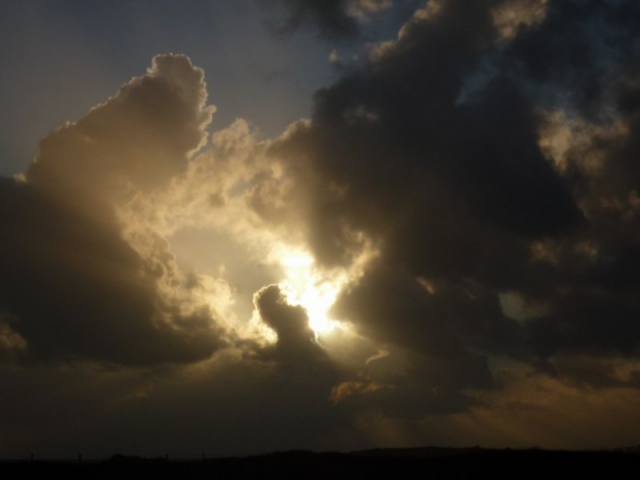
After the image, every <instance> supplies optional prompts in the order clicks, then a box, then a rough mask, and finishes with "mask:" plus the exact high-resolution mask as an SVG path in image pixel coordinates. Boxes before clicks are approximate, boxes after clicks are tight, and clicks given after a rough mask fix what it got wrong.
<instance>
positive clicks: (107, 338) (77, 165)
mask: <svg viewBox="0 0 640 480" xmlns="http://www.w3.org/2000/svg"><path fill="white" fill-rule="evenodd" d="M206 100H207V93H206V89H205V84H204V81H203V72H202V71H201V70H200V69H197V68H195V67H193V66H192V65H191V62H190V61H189V59H188V58H187V57H184V56H173V55H166V56H158V57H156V58H155V59H154V61H153V65H152V67H151V68H150V69H149V70H148V72H147V74H146V75H144V76H142V77H139V78H134V79H132V80H131V81H130V82H129V83H127V84H125V85H123V86H122V88H121V89H120V90H119V92H118V93H117V94H116V95H115V96H114V97H112V98H111V99H109V100H108V101H107V102H106V103H104V104H102V105H99V106H97V107H95V108H93V109H92V110H91V111H90V112H89V113H88V114H87V116H86V117H84V118H82V119H81V120H80V121H78V122H76V123H68V124H65V125H64V126H62V127H61V128H59V129H58V130H56V131H54V132H53V133H51V134H50V135H49V136H48V137H46V138H45V139H44V140H42V142H41V144H40V150H39V152H38V155H37V157H36V159H35V161H34V162H33V163H32V164H31V166H30V167H29V169H28V170H27V172H26V174H25V175H24V176H23V177H21V178H20V179H17V180H15V179H3V180H2V185H1V187H0V196H2V202H1V206H0V224H1V228H0V230H1V231H2V244H1V245H0V272H1V273H0V291H1V293H0V311H2V313H3V316H4V317H6V318H7V319H8V320H7V322H8V327H10V328H11V329H12V330H13V331H14V332H15V334H17V335H19V336H21V337H22V338H23V339H24V341H25V342H26V345H27V346H28V351H29V353H30V354H31V355H33V356H34V357H36V358H52V357H56V358H77V357H79V358H89V359H100V360H105V361H109V362H117V363H120V362H125V363H133V364H148V363H156V362H185V361H194V360H197V359H202V358H206V357H208V356H209V355H211V353H212V352H213V351H214V350H216V349H217V348H218V347H219V346H220V345H221V342H222V340H221V332H220V331H219V329H218V328H217V326H216V322H215V313H214V312H213V311H211V310H209V309H206V308H194V306H193V305H183V303H182V301H181V299H180V298H179V297H177V296H173V297H172V296H170V295H167V294H165V291H164V290H166V287H167V286H168V285H170V284H171V285H173V288H174V289H179V288H185V289H186V288H188V287H185V286H181V285H180V279H179V278H177V277H176V276H175V274H174V272H173V270H172V268H173V267H172V262H173V260H172V258H171V257H170V256H165V257H164V258H160V257H157V256H156V257H154V258H151V257H146V258H145V257H144V256H142V255H141V254H140V253H138V252H137V251H136V250H135V249H134V248H132V246H131V245H130V244H129V243H128V242H127V241H126V240H125V238H124V236H123V229H124V226H123V225H122V223H121V222H119V221H118V218H117V217H116V208H117V206H118V204H119V203H120V202H123V201H125V199H126V198H127V197H129V196H131V195H135V194H136V192H138V191H146V190H149V189H154V188H160V187H162V186H163V185H165V184H166V183H167V182H168V181H169V180H170V179H171V178H172V177H173V176H175V175H178V174H180V173H181V172H183V171H185V170H186V168H187V162H188V159H189V157H190V155H191V154H192V153H193V152H195V151H196V150H198V148H199V147H200V146H201V145H202V144H203V143H204V141H205V139H206V134H205V133H204V129H205V127H206V126H207V125H208V124H209V122H210V121H211V117H212V114H213V108H212V107H208V106H206Z"/></svg>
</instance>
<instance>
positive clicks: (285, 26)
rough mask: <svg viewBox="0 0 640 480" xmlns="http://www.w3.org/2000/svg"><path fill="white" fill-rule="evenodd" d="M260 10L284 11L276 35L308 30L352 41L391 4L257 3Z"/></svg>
mask: <svg viewBox="0 0 640 480" xmlns="http://www.w3.org/2000/svg"><path fill="white" fill-rule="evenodd" d="M260 1H261V2H262V5H263V6H267V7H270V8H272V7H273V6H274V5H278V6H280V7H282V9H283V10H284V12H285V14H284V20H283V21H281V22H280V23H274V22H270V23H274V24H273V25H272V27H273V29H274V30H275V31H276V32H279V33H291V32H293V31H295V30H297V29H299V28H303V27H305V28H311V29H313V30H317V31H318V33H319V34H320V35H321V36H323V37H326V38H327V39H329V40H334V41H335V40H347V39H352V38H354V37H355V36H356V35H358V34H359V33H360V23H362V22H364V21H367V20H368V19H369V17H370V16H371V15H375V14H376V13H378V12H381V11H384V10H387V9H390V8H391V7H392V6H394V2H393V1H392V0H260ZM401 3H402V5H401V7H402V10H405V9H408V8H412V7H415V3H416V2H415V1H413V0H410V1H409V4H410V5H407V2H406V0H405V1H404V2H401Z"/></svg>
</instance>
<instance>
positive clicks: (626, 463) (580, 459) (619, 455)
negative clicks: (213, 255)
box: [0, 447, 640, 480]
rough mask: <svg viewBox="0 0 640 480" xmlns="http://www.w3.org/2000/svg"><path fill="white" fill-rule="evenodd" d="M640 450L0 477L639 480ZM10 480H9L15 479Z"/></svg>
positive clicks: (359, 458) (36, 471)
mask: <svg viewBox="0 0 640 480" xmlns="http://www.w3.org/2000/svg"><path fill="white" fill-rule="evenodd" d="M639 452H640V449H638V448H637V447H636V448H630V449H619V450H616V451H598V452H594V451H590V452H573V451H549V450H539V449H530V450H509V449H507V450H489V449H482V448H464V449H453V448H435V447H433V448H432V447H428V448H413V449H380V450H367V451H360V452H353V453H312V452H306V451H291V452H283V453H272V454H268V455H260V456H253V457H237V458H217V459H204V460H197V461H196V460H167V459H166V458H155V459H147V458H142V457H127V456H122V455H114V456H113V457H112V458H111V459H109V460H104V461H86V460H85V461H84V462H82V463H81V462H79V461H78V460H77V459H76V460H75V461H74V462H70V461H37V460H34V461H30V460H27V461H5V462H2V463H0V475H1V476H3V477H4V478H19V477H18V475H29V476H33V478H44V476H45V475H47V476H51V475H54V474H57V475H62V478H97V479H102V478H105V479H106V478H119V477H121V476H126V477H127V478H135V477H134V476H138V475H144V476H149V478H154V480H155V479H165V478H166V479H185V478H229V477H232V478H233V477H237V476H245V477H246V476H258V475H266V474H285V475H301V476H305V477H312V478H329V476H331V475H334V474H336V473H340V474H342V473H344V474H347V475H354V476H358V478H361V477H362V476H365V475H376V476H378V475H383V476H389V477H387V478H481V477H485V476H486V477H487V478H490V479H492V480H493V479H501V478H509V479H519V480H520V479H548V478H563V477H567V476H569V475H571V476H572V477H575V478H577V479H584V478H598V479H612V478H625V479H626V478H629V479H638V478H640V454H639ZM14 475H15V476H14Z"/></svg>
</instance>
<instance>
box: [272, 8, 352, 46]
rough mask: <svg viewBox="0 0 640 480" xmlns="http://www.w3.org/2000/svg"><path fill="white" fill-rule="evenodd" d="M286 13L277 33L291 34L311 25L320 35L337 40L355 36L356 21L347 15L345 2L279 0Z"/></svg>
mask: <svg viewBox="0 0 640 480" xmlns="http://www.w3.org/2000/svg"><path fill="white" fill-rule="evenodd" d="M281 2H282V4H283V5H284V7H285V8H286V9H287V11H288V16H287V19H286V22H285V23H284V24H283V25H281V26H279V27H276V28H277V30H278V31H280V32H282V33H285V32H291V31H293V30H295V29H297V28H299V27H300V26H302V25H305V24H311V25H314V26H316V27H317V28H318V30H319V31H320V33H321V34H323V35H329V36H332V37H337V38H344V37H350V36H353V35H355V33H356V32H357V29H358V24H357V22H356V19H355V18H353V17H350V16H349V15H348V14H347V4H348V2H347V0H281Z"/></svg>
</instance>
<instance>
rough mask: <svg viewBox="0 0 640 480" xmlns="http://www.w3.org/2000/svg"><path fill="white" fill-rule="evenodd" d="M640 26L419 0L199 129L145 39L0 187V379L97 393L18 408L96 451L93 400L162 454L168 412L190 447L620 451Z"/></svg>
mask: <svg viewBox="0 0 640 480" xmlns="http://www.w3.org/2000/svg"><path fill="white" fill-rule="evenodd" d="M284 5H285V7H286V8H287V9H288V10H287V11H288V12H290V13H291V15H292V16H291V17H290V18H289V24H287V25H289V26H288V27H287V28H297V26H298V25H303V24H308V23H311V24H312V25H315V27H316V28H319V29H320V31H321V32H324V33H327V34H330V35H334V36H342V38H344V36H348V35H353V34H354V32H355V31H356V29H357V25H358V22H359V21H361V20H362V19H359V20H358V19H357V18H356V17H357V15H354V14H353V11H352V10H351V11H350V10H349V6H350V5H351V6H352V7H353V6H354V5H355V6H357V7H358V8H360V10H358V11H360V12H366V13H367V15H368V14H369V13H374V12H376V11H379V10H382V9H383V7H385V6H386V5H387V2H359V3H357V5H356V4H354V3H349V2H285V3H284ZM354 8H355V7H354ZM638 19H640V10H639V9H638V8H636V7H635V6H632V5H627V4H623V3H620V2H600V1H580V2H578V1H571V0H568V1H553V0H549V1H547V2H545V1H521V0H479V1H475V2H467V1H464V0H442V1H435V0H432V1H429V2H428V3H425V4H423V6H422V7H421V8H419V9H417V10H416V11H415V13H414V15H413V16H412V18H411V19H410V20H409V21H407V23H406V24H405V25H404V26H403V27H402V29H401V30H400V31H399V33H398V36H397V38H396V39H395V40H392V41H388V42H384V43H381V44H378V45H376V46H373V47H372V49H371V56H370V58H369V60H368V61H367V62H366V63H364V64H363V65H362V66H361V68H358V69H353V70H349V71H345V72H344V76H342V77H341V78H340V79H339V80H337V81H336V82H335V83H334V84H332V85H329V86H327V87H326V88H324V89H322V90H320V91H319V92H317V94H316V96H315V98H314V106H313V111H312V115H311V118H310V119H304V120H300V121H298V122H295V123H294V124H292V125H291V126H290V127H289V128H288V129H287V130H286V131H285V132H284V133H283V134H282V135H281V136H280V137H278V138H275V139H268V140H261V139H260V136H259V134H258V133H257V132H255V131H254V130H253V129H252V127H251V126H250V124H249V123H248V122H246V121H244V120H238V121H236V122H235V123H234V124H233V125H231V126H230V127H229V128H226V129H224V130H221V131H219V132H217V133H216V134H215V135H214V136H213V138H212V141H211V142H210V143H206V142H207V133H206V130H207V128H208V125H209V123H210V122H211V120H212V115H213V110H214V109H213V107H211V106H209V105H208V98H207V92H206V85H205V82H204V76H203V72H202V71H201V70H200V69H198V68H196V67H194V66H193V65H192V64H191V62H190V61H189V59H188V58H187V57H184V56H179V55H162V56H158V57H156V58H155V59H154V61H153V64H152V66H151V68H150V69H149V70H148V71H147V73H146V74H145V75H143V76H141V77H137V78H134V79H132V80H131V81H130V82H128V83H127V84H125V85H124V86H123V87H122V88H121V89H120V90H119V92H118V93H117V94H116V95H115V96H114V97H112V98H111V99H109V100H108V101H107V102H106V103H104V104H102V105H99V106H97V107H95V108H94V109H92V110H91V111H90V112H89V113H88V114H87V115H86V116H85V117H84V118H82V119H81V120H79V121H77V122H75V123H69V124H66V125H64V126H63V127H61V128H60V129H58V130H56V131H54V132H53V133H51V134H50V135H49V136H48V137H47V138H45V139H44V140H43V141H42V143H41V146H40V150H39V153H38V156H37V158H36V161H35V162H34V163H33V164H32V165H31V166H30V167H29V168H28V170H27V171H26V172H25V174H24V175H22V176H21V177H20V178H16V179H2V181H0V232H2V235H3V242H2V244H1V245H0V358H1V359H2V362H3V363H2V365H1V368H0V375H3V376H4V378H6V379H7V382H10V383H11V385H14V386H15V388H16V389H17V391H19V392H22V393H23V394H24V395H25V396H26V397H27V398H29V399H30V402H31V403H30V404H29V402H27V404H29V405H31V406H32V407H33V406H35V405H37V403H38V402H37V399H36V398H35V397H34V387H33V385H36V384H38V383H39V382H40V381H41V380H43V379H46V380H47V381H48V382H49V383H47V385H48V387H47V388H48V389H49V390H48V391H49V392H50V395H51V397H47V398H51V399H52V400H51V401H54V400H56V399H57V403H55V405H56V409H59V411H61V412H66V413H65V415H70V414H71V413H70V412H71V410H72V407H73V406H77V405H80V404H83V401H84V400H85V399H86V400H87V402H88V406H87V408H86V410H84V411H83V412H84V413H85V414H86V415H87V417H86V418H90V417H91V416H92V415H94V414H96V412H106V413H105V420H104V422H103V423H100V425H99V426H97V427H96V428H95V430H94V431H93V434H92V435H87V432H86V431H82V429H76V428H75V427H74V426H64V425H61V424H60V423H56V422H55V421H54V419H51V418H50V417H47V416H46V414H44V415H45V417H46V419H47V421H48V422H51V424H52V425H54V427H55V428H53V429H52V430H51V432H55V433H56V434H59V435H60V437H61V438H64V439H65V440H64V441H65V442H67V443H66V445H73V442H74V439H77V438H84V437H85V436H89V437H92V445H93V448H95V449H96V451H97V450H100V448H108V447H105V445H108V441H107V440H105V441H104V442H103V441H102V440H101V439H103V438H104V439H109V438H116V439H119V440H122V438H123V433H122V432H124V431H125V430H127V429H130V427H129V426H128V425H127V427H126V428H125V427H123V426H122V424H119V426H118V425H116V426H112V424H113V421H115V420H117V419H118V418H121V419H127V421H128V420H131V421H132V422H134V423H135V425H137V426H139V427H140V429H139V430H136V432H138V433H136V435H138V437H137V439H138V440H137V441H139V442H140V443H144V442H148V441H149V439H151V444H153V448H156V447H157V448H161V445H160V443H161V440H162V439H166V438H168V437H167V436H165V434H162V435H161V434H160V433H159V432H158V427H157V424H155V423H154V419H157V418H163V419H167V418H168V419H169V420H168V423H167V425H168V426H167V428H168V430H167V431H169V432H172V435H170V436H171V437H172V438H173V437H174V436H175V438H179V437H180V435H179V434H178V433H179V432H181V431H182V430H181V429H182V428H183V425H184V423H183V420H184V418H183V417H182V416H179V417H180V418H178V417H177V416H176V415H175V412H178V411H179V412H182V413H183V414H184V415H186V417H187V418H188V420H189V422H191V423H192V424H193V425H196V429H197V434H196V435H194V436H193V438H189V439H188V440H187V441H188V442H189V443H188V445H189V448H191V447H194V448H196V447H195V446H196V445H197V444H199V442H206V441H207V439H209V438H213V439H212V440H210V443H208V445H212V446H216V447H219V448H223V447H224V448H227V450H228V451H230V452H231V451H232V452H233V453H244V452H247V451H261V450H262V451H264V450H271V449H276V448H293V447H297V448H300V447H302V446H306V445H310V446H313V447H316V448H318V447H319V446H322V445H327V446H328V448H333V447H334V446H335V445H338V444H339V445H345V446H346V447H345V448H357V447H363V446H380V445H412V444H418V443H426V442H428V443H432V442H435V443H447V444H461V443H463V441H465V439H469V438H473V439H475V441H474V443H485V442H486V443H485V444H490V445H496V446H505V445H511V444H513V445H519V446H530V445H531V444H532V443H539V444H542V445H544V446H563V447H564V446H571V445H579V446H591V447H601V446H606V445H594V444H592V442H590V441H587V440H584V438H582V437H583V436H584V435H583V434H584V432H585V431H588V428H589V427H590V426H593V428H595V429H596V430H597V431H598V432H601V433H602V432H604V433H607V432H609V433H607V435H606V436H605V437H606V439H607V441H609V442H614V441H616V442H618V441H623V440H624V441H627V440H628V439H630V438H632V433H630V430H629V428H628V423H629V422H627V421H626V420H625V418H624V417H623V416H619V415H618V414H617V413H612V412H611V411H608V410H607V405H614V406H615V407H616V408H619V409H620V411H621V412H626V413H627V414H629V415H632V413H629V412H632V408H631V406H632V405H634V404H635V403H637V393H638V392H637V388H638V378H639V377H638V372H639V371H640V369H639V368H638V357H640V343H639V340H638V339H640V335H639V333H640V332H639V331H638V326H637V325H638V322H637V321H636V319H637V317H638V314H639V313H640V304H639V303H638V301H637V299H636V297H637V289H638V281H637V278H636V277H637V275H635V274H636V272H637V269H638V268H637V267H638V259H640V250H639V249H638V238H640V231H639V230H638V226H637V221H636V220H637V216H638V214H639V212H640V200H639V195H640V194H639V193H638V192H639V191H640V185H639V182H638V179H639V176H638V173H639V171H638V167H637V162H636V161H635V159H636V158H637V153H638V138H639V136H638V133H639V131H640V114H638V106H639V105H640V102H638V99H639V98H640V94H639V92H640V88H639V87H638V71H637V68H636V66H635V65H637V60H638V53H639V52H638V50H637V45H636V43H634V42H633V41H632V39H633V34H634V32H635V31H636V28H635V27H637V23H638ZM334 38H335V37H334ZM195 246H198V247H199V248H200V250H197V249H196V248H195ZM185 257H188V258H185ZM186 265H188V266H186ZM292 265H293V266H292ZM296 281H297V283H298V287H300V288H301V289H307V290H308V291H306V290H305V291H298V292H294V293H291V292H288V291H287V288H288V287H287V286H286V284H287V282H289V283H290V284H293V283H296ZM289 286H291V285H289ZM294 287H295V285H294V286H293V287H292V288H294ZM309 292H311V293H312V294H313V295H308V294H309ZM305 293H306V294H307V295H306V297H305ZM309 297H311V298H309ZM334 297H335V299H336V301H335V303H334V305H333V308H331V309H330V310H329V311H327V312H325V310H326V307H328V306H329V305H328V304H329V303H331V302H333V299H334ZM327 298H328V299H329V300H327ZM294 299H295V300H296V301H294ZM325 314H326V315H325ZM324 316H326V317H327V318H323V317H324ZM310 318H316V319H317V318H320V319H321V320H323V321H326V322H327V324H328V325H332V326H336V325H337V327H335V329H334V330H330V329H329V331H328V332H318V331H315V332H314V330H313V329H312V328H311V327H312V326H311V325H310ZM331 322H332V323H331ZM61 360H64V362H63V363H61V362H60V361H61ZM65 368H67V369H65ZM23 375H26V377H24V378H26V379H27V380H24V382H23V380H21V378H22V376H23ZM78 379H80V380H82V379H85V380H86V379H92V381H93V382H95V383H91V384H92V385H95V386H96V387H99V389H103V390H101V391H104V392H106V393H105V397H104V399H102V400H101V399H95V398H88V399H87V398H86V397H85V396H83V395H82V394H78V393H74V391H73V390H72V389H71V387H70V385H71V384H73V383H74V382H77V381H78ZM56 382H59V387H58V386H56V385H57V384H56ZM110 382H113V383H110ZM58 388H59V389H60V390H57V389H58ZM58 391H60V392H62V393H60V394H59V395H60V396H59V397H58V396H56V394H55V392H58ZM51 392H52V393H51ZM16 395H17V394H16ZM16 398H17V397H16ZM60 398H62V400H59V399H60ZM549 398H551V399H553V402H554V405H553V406H549V400H548V399H549ZM256 399H259V400H256ZM66 400H68V402H67V401H66ZM2 402H5V404H6V405H5V406H4V408H3V411H10V412H14V417H15V418H21V419H22V420H21V421H17V422H16V424H15V425H14V424H11V425H9V426H6V427H3V428H4V430H3V431H4V432H5V433H4V434H5V436H6V435H22V437H18V438H20V439H21V443H20V442H19V444H20V445H27V444H28V441H27V440H25V439H28V438H29V436H30V435H31V434H32V432H35V431H36V430H37V429H38V427H37V425H35V423H34V422H32V421H30V420H29V419H28V415H27V413H26V410H23V409H21V405H20V404H19V402H18V401H17V400H16V399H15V398H13V399H12V398H9V399H3V400H2ZM2 402H0V403H2ZM1 406H2V405H0V407H1ZM25 408H26V407H25ZM580 411H584V412H588V414H585V415H584V416H581V415H580V414H577V413H575V412H580ZM113 412H115V413H113ZM141 412H143V416H142V417H141V418H140V419H138V417H139V415H140V414H141ZM546 413H549V415H550V416H549V417H545V415H546ZM112 415H113V416H112ZM565 415H569V419H568V420H567V421H566V422H564V423H563V420H562V419H563V418H564V416H565ZM234 416H235V418H242V419H243V421H242V422H237V421H233V420H232V419H231V417H234ZM590 416H591V417H590ZM176 418H178V419H177V420H176ZM602 418H606V419H607V421H610V422H613V424H614V425H615V429H616V432H614V433H611V431H612V429H611V428H610V426H609V425H605V422H604V421H602V420H601V419H602ZM202 419H205V420H202ZM123 421H124V420H120V422H123ZM239 423H242V425H239ZM212 425H217V426H220V425H222V426H224V428H220V429H217V430H216V429H212V428H211V426H212ZM487 425H489V427H487ZM21 429H22V430H21ZM212 430H215V431H214V432H213V433H212ZM229 431H232V432H233V433H232V434H228V432H229ZM25 432H27V433H25ZM265 432H267V433H269V435H266V434H265ZM274 432H275V433H274ZM550 432H551V433H550ZM553 432H560V437H562V438H559V437H558V436H555V435H553V434H552V433H553ZM173 434H175V435H173ZM47 435H48V434H46V433H40V437H39V438H40V441H41V442H42V445H46V444H47V442H50V439H48V438H46V436H47ZM52 435H53V433H52ZM36 436H37V434H36ZM605 437H602V438H605ZM123 441H125V443H126V444H127V445H130V446H131V448H134V446H135V445H136V441H133V440H132V441H130V442H129V441H127V440H123ZM127 442H129V443H127ZM158 445H160V446H158ZM0 447H1V446H0ZM12 448H13V447H12ZM25 448H26V447H25ZM176 448H177V450H179V448H180V447H179V446H177V447H176ZM185 448H186V447H185ZM197 448H198V449H199V447H197ZM224 448H223V450H224ZM243 448H244V451H242V449H243ZM0 449H1V448H0ZM7 449H8V447H7ZM227 450H225V451H227Z"/></svg>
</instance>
